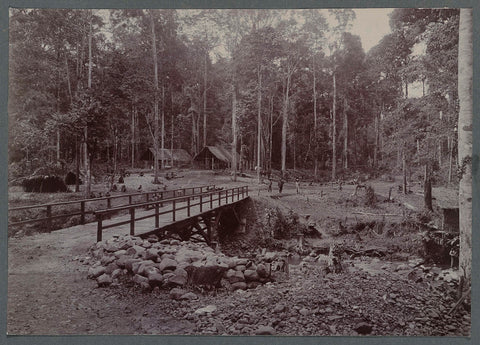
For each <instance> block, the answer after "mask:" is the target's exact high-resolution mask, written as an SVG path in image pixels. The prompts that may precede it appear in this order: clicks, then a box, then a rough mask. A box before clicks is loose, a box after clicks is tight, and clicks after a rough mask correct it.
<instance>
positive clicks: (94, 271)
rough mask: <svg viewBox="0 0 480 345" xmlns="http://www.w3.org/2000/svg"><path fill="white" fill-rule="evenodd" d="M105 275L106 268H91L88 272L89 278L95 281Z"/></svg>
mask: <svg viewBox="0 0 480 345" xmlns="http://www.w3.org/2000/svg"><path fill="white" fill-rule="evenodd" d="M104 273H105V267H104V266H96V267H90V269H89V270H88V278H92V279H94V278H97V277H100V276H101V275H102V274H104Z"/></svg>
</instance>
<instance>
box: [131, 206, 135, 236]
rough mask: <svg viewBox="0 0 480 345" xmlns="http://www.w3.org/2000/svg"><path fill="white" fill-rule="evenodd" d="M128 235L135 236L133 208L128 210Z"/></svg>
mask: <svg viewBox="0 0 480 345" xmlns="http://www.w3.org/2000/svg"><path fill="white" fill-rule="evenodd" d="M130 235H132V236H135V207H131V208H130Z"/></svg>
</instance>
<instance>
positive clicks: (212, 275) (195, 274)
mask: <svg viewBox="0 0 480 345" xmlns="http://www.w3.org/2000/svg"><path fill="white" fill-rule="evenodd" d="M226 270H227V268H226V267H220V266H200V267H197V266H193V265H192V266H188V267H186V268H185V271H187V273H188V282H189V284H191V285H196V286H205V287H209V288H210V287H220V285H221V284H220V281H221V279H222V277H223V276H224V274H225V271H226Z"/></svg>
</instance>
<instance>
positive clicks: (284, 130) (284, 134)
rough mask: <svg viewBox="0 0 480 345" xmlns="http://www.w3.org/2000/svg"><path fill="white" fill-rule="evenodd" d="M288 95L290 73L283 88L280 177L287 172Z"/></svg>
mask: <svg viewBox="0 0 480 345" xmlns="http://www.w3.org/2000/svg"><path fill="white" fill-rule="evenodd" d="M289 93H290V71H288V73H287V80H286V86H285V96H284V103H283V123H282V177H284V176H285V173H286V170H287V165H286V161H287V128H288V127H287V126H288V102H289V99H288V96H289Z"/></svg>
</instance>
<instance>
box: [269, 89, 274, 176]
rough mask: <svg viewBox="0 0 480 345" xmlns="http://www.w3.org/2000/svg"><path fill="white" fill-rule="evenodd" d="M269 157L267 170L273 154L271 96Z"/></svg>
mask: <svg viewBox="0 0 480 345" xmlns="http://www.w3.org/2000/svg"><path fill="white" fill-rule="evenodd" d="M268 151H269V154H270V156H269V158H268V170H272V155H273V96H272V97H271V98H270V143H269V149H268Z"/></svg>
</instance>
